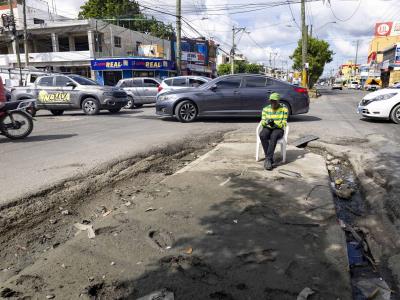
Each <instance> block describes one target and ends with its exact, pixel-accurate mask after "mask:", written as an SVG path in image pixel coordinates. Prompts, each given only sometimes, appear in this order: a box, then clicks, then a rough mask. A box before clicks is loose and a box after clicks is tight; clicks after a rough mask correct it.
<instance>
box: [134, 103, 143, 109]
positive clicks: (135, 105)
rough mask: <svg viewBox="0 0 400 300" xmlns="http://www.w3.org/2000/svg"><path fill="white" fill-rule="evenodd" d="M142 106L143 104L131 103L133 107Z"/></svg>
mask: <svg viewBox="0 0 400 300" xmlns="http://www.w3.org/2000/svg"><path fill="white" fill-rule="evenodd" d="M142 106H143V104H135V103H134V104H133V107H134V108H141V107H142Z"/></svg>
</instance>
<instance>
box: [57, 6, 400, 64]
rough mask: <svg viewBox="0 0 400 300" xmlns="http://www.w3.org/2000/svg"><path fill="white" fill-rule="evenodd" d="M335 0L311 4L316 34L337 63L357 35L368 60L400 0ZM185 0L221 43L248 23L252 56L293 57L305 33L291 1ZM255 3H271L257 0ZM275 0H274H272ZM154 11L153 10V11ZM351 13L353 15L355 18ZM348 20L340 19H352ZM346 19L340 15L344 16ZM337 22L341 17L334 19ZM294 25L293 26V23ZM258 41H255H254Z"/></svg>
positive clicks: (245, 47) (350, 53)
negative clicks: (377, 32)
mask: <svg viewBox="0 0 400 300" xmlns="http://www.w3.org/2000/svg"><path fill="white" fill-rule="evenodd" d="M360 1H361V4H359V1H357V0H353V1H340V0H331V3H332V7H331V8H329V6H328V5H323V4H322V1H317V2H309V3H308V4H307V12H308V13H307V23H308V24H310V23H312V24H313V35H314V36H317V37H318V38H322V39H326V40H327V41H328V42H329V43H330V44H331V48H332V50H333V51H334V52H335V53H336V55H335V57H334V62H333V63H331V66H329V68H332V67H336V66H337V65H338V64H341V63H344V62H345V61H346V60H348V59H353V60H354V57H355V41H356V40H359V41H360V47H359V62H365V61H366V60H367V53H368V44H369V42H370V40H371V39H372V36H373V31H374V24H375V23H376V22H379V21H386V20H393V19H396V17H398V16H399V15H400V8H399V7H398V6H397V3H398V0H389V1H388V0H360ZM56 2H57V8H58V9H59V12H60V13H63V12H68V16H71V14H75V16H76V15H77V12H78V11H79V7H80V6H81V5H82V4H83V3H84V1H83V0H68V1H65V0H56ZM182 2H183V16H184V18H185V20H190V24H191V25H192V26H193V27H195V28H196V29H197V30H198V31H199V32H200V33H201V34H202V35H205V36H206V37H210V36H212V37H214V38H215V39H216V40H217V42H219V43H220V45H221V47H222V48H223V49H225V50H227V51H229V50H230V47H231V46H230V45H231V39H232V38H231V36H232V26H233V25H235V26H238V27H246V28H247V30H249V31H250V36H251V38H252V39H251V38H249V37H248V36H247V35H246V34H244V35H243V37H242V38H241V40H240V42H239V43H238V49H239V50H240V51H241V52H242V53H243V54H244V55H245V56H246V57H248V59H249V60H251V61H254V62H257V61H265V62H266V63H268V61H269V53H271V52H273V53H275V52H276V53H278V54H277V56H276V60H277V61H278V60H279V61H281V60H283V61H285V60H288V59H289V58H288V57H289V55H290V54H292V52H293V50H294V48H295V47H296V45H297V41H298V39H299V38H300V32H299V29H298V28H297V27H296V24H295V23H294V22H293V20H292V19H293V18H292V14H291V12H290V9H289V7H288V6H287V5H284V6H280V7H276V8H268V9H261V8H260V7H259V9H258V10H256V11H253V12H247V13H243V14H234V13H235V12H236V11H237V10H236V11H230V12H229V11H227V10H224V8H226V7H230V8H231V7H232V6H233V5H240V4H242V5H243V6H242V7H241V8H240V9H241V10H251V8H253V7H254V6H251V4H247V2H246V1H245V0H219V1H215V0H192V1H189V0H188V1H182ZM251 2H252V3H259V4H260V3H265V1H261V0H252V1H251ZM271 2H273V1H271ZM139 3H140V4H142V5H146V6H149V7H151V8H154V9H159V10H162V11H164V12H170V13H173V14H174V13H175V0H158V1H153V0H143V1H142V0H140V1H139ZM291 9H292V12H293V16H294V17H295V19H296V22H297V23H299V21H300V5H298V4H295V5H291ZM147 12H148V13H150V11H147ZM153 13H154V15H155V16H156V17H157V18H161V19H162V20H166V21H168V22H172V23H173V22H174V18H173V17H172V16H167V15H165V14H161V13H156V12H153ZM350 17H351V18H350ZM348 18H349V20H347V21H345V22H342V21H340V20H346V19H348ZM339 19H340V20H339ZM333 22H336V23H333ZM288 26H290V27H288ZM183 28H184V32H185V34H187V35H189V36H192V37H194V36H197V35H198V34H197V33H195V32H194V31H193V30H191V29H190V28H189V26H187V25H186V24H184V27H183ZM253 40H254V41H255V42H254V41H253Z"/></svg>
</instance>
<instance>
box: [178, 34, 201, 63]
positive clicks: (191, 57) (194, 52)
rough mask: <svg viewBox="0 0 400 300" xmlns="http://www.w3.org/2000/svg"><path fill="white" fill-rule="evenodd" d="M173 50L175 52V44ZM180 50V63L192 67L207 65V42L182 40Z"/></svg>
mask: <svg viewBox="0 0 400 300" xmlns="http://www.w3.org/2000/svg"><path fill="white" fill-rule="evenodd" d="M173 49H174V51H176V43H175V42H174V47H173ZM181 49H182V61H184V62H187V63H189V64H192V65H201V66H206V65H208V42H207V41H205V40H195V39H187V38H183V39H182V43H181ZM175 53H176V52H175Z"/></svg>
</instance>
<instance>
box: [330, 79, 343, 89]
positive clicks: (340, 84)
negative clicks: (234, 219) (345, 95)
mask: <svg viewBox="0 0 400 300" xmlns="http://www.w3.org/2000/svg"><path fill="white" fill-rule="evenodd" d="M332 90H343V82H342V81H341V80H340V81H339V80H335V82H334V83H333V84H332Z"/></svg>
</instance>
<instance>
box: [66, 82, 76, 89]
mask: <svg viewBox="0 0 400 300" xmlns="http://www.w3.org/2000/svg"><path fill="white" fill-rule="evenodd" d="M66 86H70V87H72V88H73V89H74V88H76V84H75V83H74V82H72V81H70V82H68V83H67V84H66Z"/></svg>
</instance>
